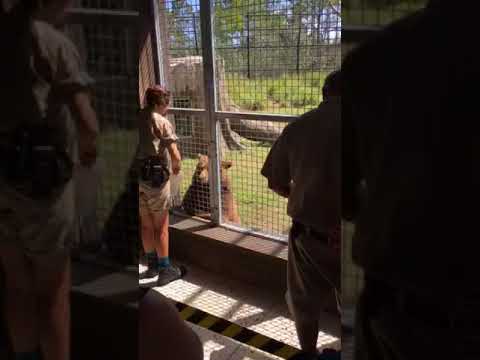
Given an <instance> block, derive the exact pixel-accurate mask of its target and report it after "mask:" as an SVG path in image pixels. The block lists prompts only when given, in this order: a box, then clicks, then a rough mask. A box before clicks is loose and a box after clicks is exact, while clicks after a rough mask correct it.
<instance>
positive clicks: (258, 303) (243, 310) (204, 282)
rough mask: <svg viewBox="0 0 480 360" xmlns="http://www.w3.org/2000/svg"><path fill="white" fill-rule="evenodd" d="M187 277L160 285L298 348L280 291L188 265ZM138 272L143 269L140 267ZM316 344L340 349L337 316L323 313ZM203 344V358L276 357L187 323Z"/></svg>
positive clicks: (243, 359) (192, 303)
mask: <svg viewBox="0 0 480 360" xmlns="http://www.w3.org/2000/svg"><path fill="white" fill-rule="evenodd" d="M188 270H189V271H188V274H187V276H186V277H185V278H184V279H182V280H178V281H176V282H173V283H171V284H169V285H167V286H165V287H162V288H155V290H157V291H159V292H161V293H162V294H163V295H165V296H166V297H168V298H170V299H173V300H175V301H178V302H182V303H184V304H187V305H190V306H192V307H195V308H197V309H200V310H203V311H205V312H207V313H209V314H212V315H214V316H217V317H220V318H223V319H226V320H229V321H232V322H234V323H236V324H238V325H240V326H243V327H246V328H249V329H251V330H253V331H255V332H257V333H260V334H263V335H265V336H268V337H271V338H273V339H275V340H279V341H281V342H283V343H285V344H288V345H291V346H294V347H297V348H298V347H299V343H298V339H297V335H296V330H295V325H294V322H293V320H292V319H291V317H290V314H289V312H288V309H287V307H286V305H285V301H284V299H283V296H281V294H272V293H271V292H269V291H267V290H263V289H259V288H257V287H254V286H251V285H249V284H245V283H241V282H238V281H234V280H232V279H230V278H228V277H227V276H220V275H217V274H212V273H209V272H206V271H204V270H202V269H200V268H192V267H189V269H188ZM140 271H143V269H142V266H141V269H140ZM324 320H325V321H324V326H322V329H321V332H320V334H319V338H318V343H317V346H318V348H319V349H322V348H324V347H329V348H335V349H340V347H341V344H340V339H339V337H340V334H339V329H338V328H339V326H338V319H337V318H335V317H334V316H332V315H329V314H325V318H324ZM190 326H191V327H192V328H193V329H194V330H195V331H196V332H197V333H198V334H199V336H200V338H201V339H202V342H203V344H204V350H205V360H227V359H228V360H248V359H251V360H261V359H279V358H278V357H275V356H273V355H270V354H268V353H265V352H262V351H259V350H256V349H254V348H251V347H249V346H245V345H243V344H241V343H239V342H237V341H234V340H231V339H229V338H226V337H224V336H222V335H219V334H216V333H213V332H211V331H209V330H206V329H204V328H201V327H198V326H196V325H193V324H190Z"/></svg>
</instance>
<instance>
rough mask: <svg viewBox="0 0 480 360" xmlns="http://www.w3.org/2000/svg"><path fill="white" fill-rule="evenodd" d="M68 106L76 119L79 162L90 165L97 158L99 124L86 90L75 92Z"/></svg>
mask: <svg viewBox="0 0 480 360" xmlns="http://www.w3.org/2000/svg"><path fill="white" fill-rule="evenodd" d="M70 107H71V110H72V113H73V114H74V116H75V118H76V120H77V129H78V147H79V156H80V162H81V164H82V165H84V166H91V165H93V164H94V163H95V161H96V158H97V138H98V134H99V126H98V121H97V115H96V113H95V110H94V109H93V107H92V105H91V101H90V96H89V94H88V93H87V92H78V93H75V94H74V95H73V99H72V101H71V104H70Z"/></svg>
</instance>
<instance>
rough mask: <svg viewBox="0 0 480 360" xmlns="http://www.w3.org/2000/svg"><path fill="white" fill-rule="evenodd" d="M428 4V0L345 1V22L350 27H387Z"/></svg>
mask: <svg viewBox="0 0 480 360" xmlns="http://www.w3.org/2000/svg"><path fill="white" fill-rule="evenodd" d="M426 2H427V1H426V0H393V1H378V0H343V9H342V15H343V16H342V17H343V22H344V24H348V25H368V26H378V25H386V24H389V23H391V22H392V21H394V20H397V19H400V18H402V17H404V16H405V15H407V14H409V13H411V12H412V11H415V10H418V9H420V8H422V7H423V6H424V5H425V3H426Z"/></svg>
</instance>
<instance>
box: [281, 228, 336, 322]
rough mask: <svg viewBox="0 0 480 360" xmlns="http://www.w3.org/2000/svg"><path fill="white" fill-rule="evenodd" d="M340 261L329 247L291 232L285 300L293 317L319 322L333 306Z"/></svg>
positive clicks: (309, 237)
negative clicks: (330, 306) (312, 319)
mask: <svg viewBox="0 0 480 360" xmlns="http://www.w3.org/2000/svg"><path fill="white" fill-rule="evenodd" d="M340 273H341V266H340V258H339V257H338V253H337V254H336V252H335V250H333V249H332V248H331V247H329V246H328V245H326V244H324V243H323V242H322V241H319V239H317V238H315V237H312V236H308V235H307V234H304V233H303V234H292V232H291V233H290V238H289V248H288V267H287V293H286V300H287V304H288V306H289V309H290V312H291V313H292V315H293V316H294V317H295V318H308V319H311V318H315V317H316V318H317V319H320V317H321V315H322V313H323V312H324V310H325V307H327V306H328V305H333V304H336V303H337V301H338V299H337V293H336V290H337V289H339V287H340Z"/></svg>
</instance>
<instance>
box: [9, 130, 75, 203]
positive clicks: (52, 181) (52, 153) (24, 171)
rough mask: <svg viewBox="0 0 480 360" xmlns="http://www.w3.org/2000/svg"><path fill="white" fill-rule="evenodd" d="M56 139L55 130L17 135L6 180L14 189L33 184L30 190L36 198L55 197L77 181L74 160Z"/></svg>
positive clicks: (27, 131) (11, 151) (18, 133)
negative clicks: (70, 183)
mask: <svg viewBox="0 0 480 360" xmlns="http://www.w3.org/2000/svg"><path fill="white" fill-rule="evenodd" d="M52 138H53V129H50V128H48V127H45V126H37V127H29V128H28V129H21V130H19V131H17V132H16V133H15V134H14V135H13V144H11V146H9V151H8V158H9V164H8V167H7V169H6V178H7V180H9V182H10V183H11V184H12V185H14V186H16V185H20V186H22V184H29V185H27V186H26V188H28V189H30V190H29V191H28V192H29V194H28V195H30V196H32V197H33V198H42V197H46V196H49V195H51V193H52V192H53V191H54V190H55V189H57V188H59V187H61V186H62V185H65V184H66V183H67V182H68V181H70V179H71V178H72V177H73V162H72V160H71V159H70V157H69V156H68V154H67V152H66V151H64V150H61V149H60V147H59V146H57V145H55V143H54V142H53V141H52ZM22 187H23V188H25V186H22Z"/></svg>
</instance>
